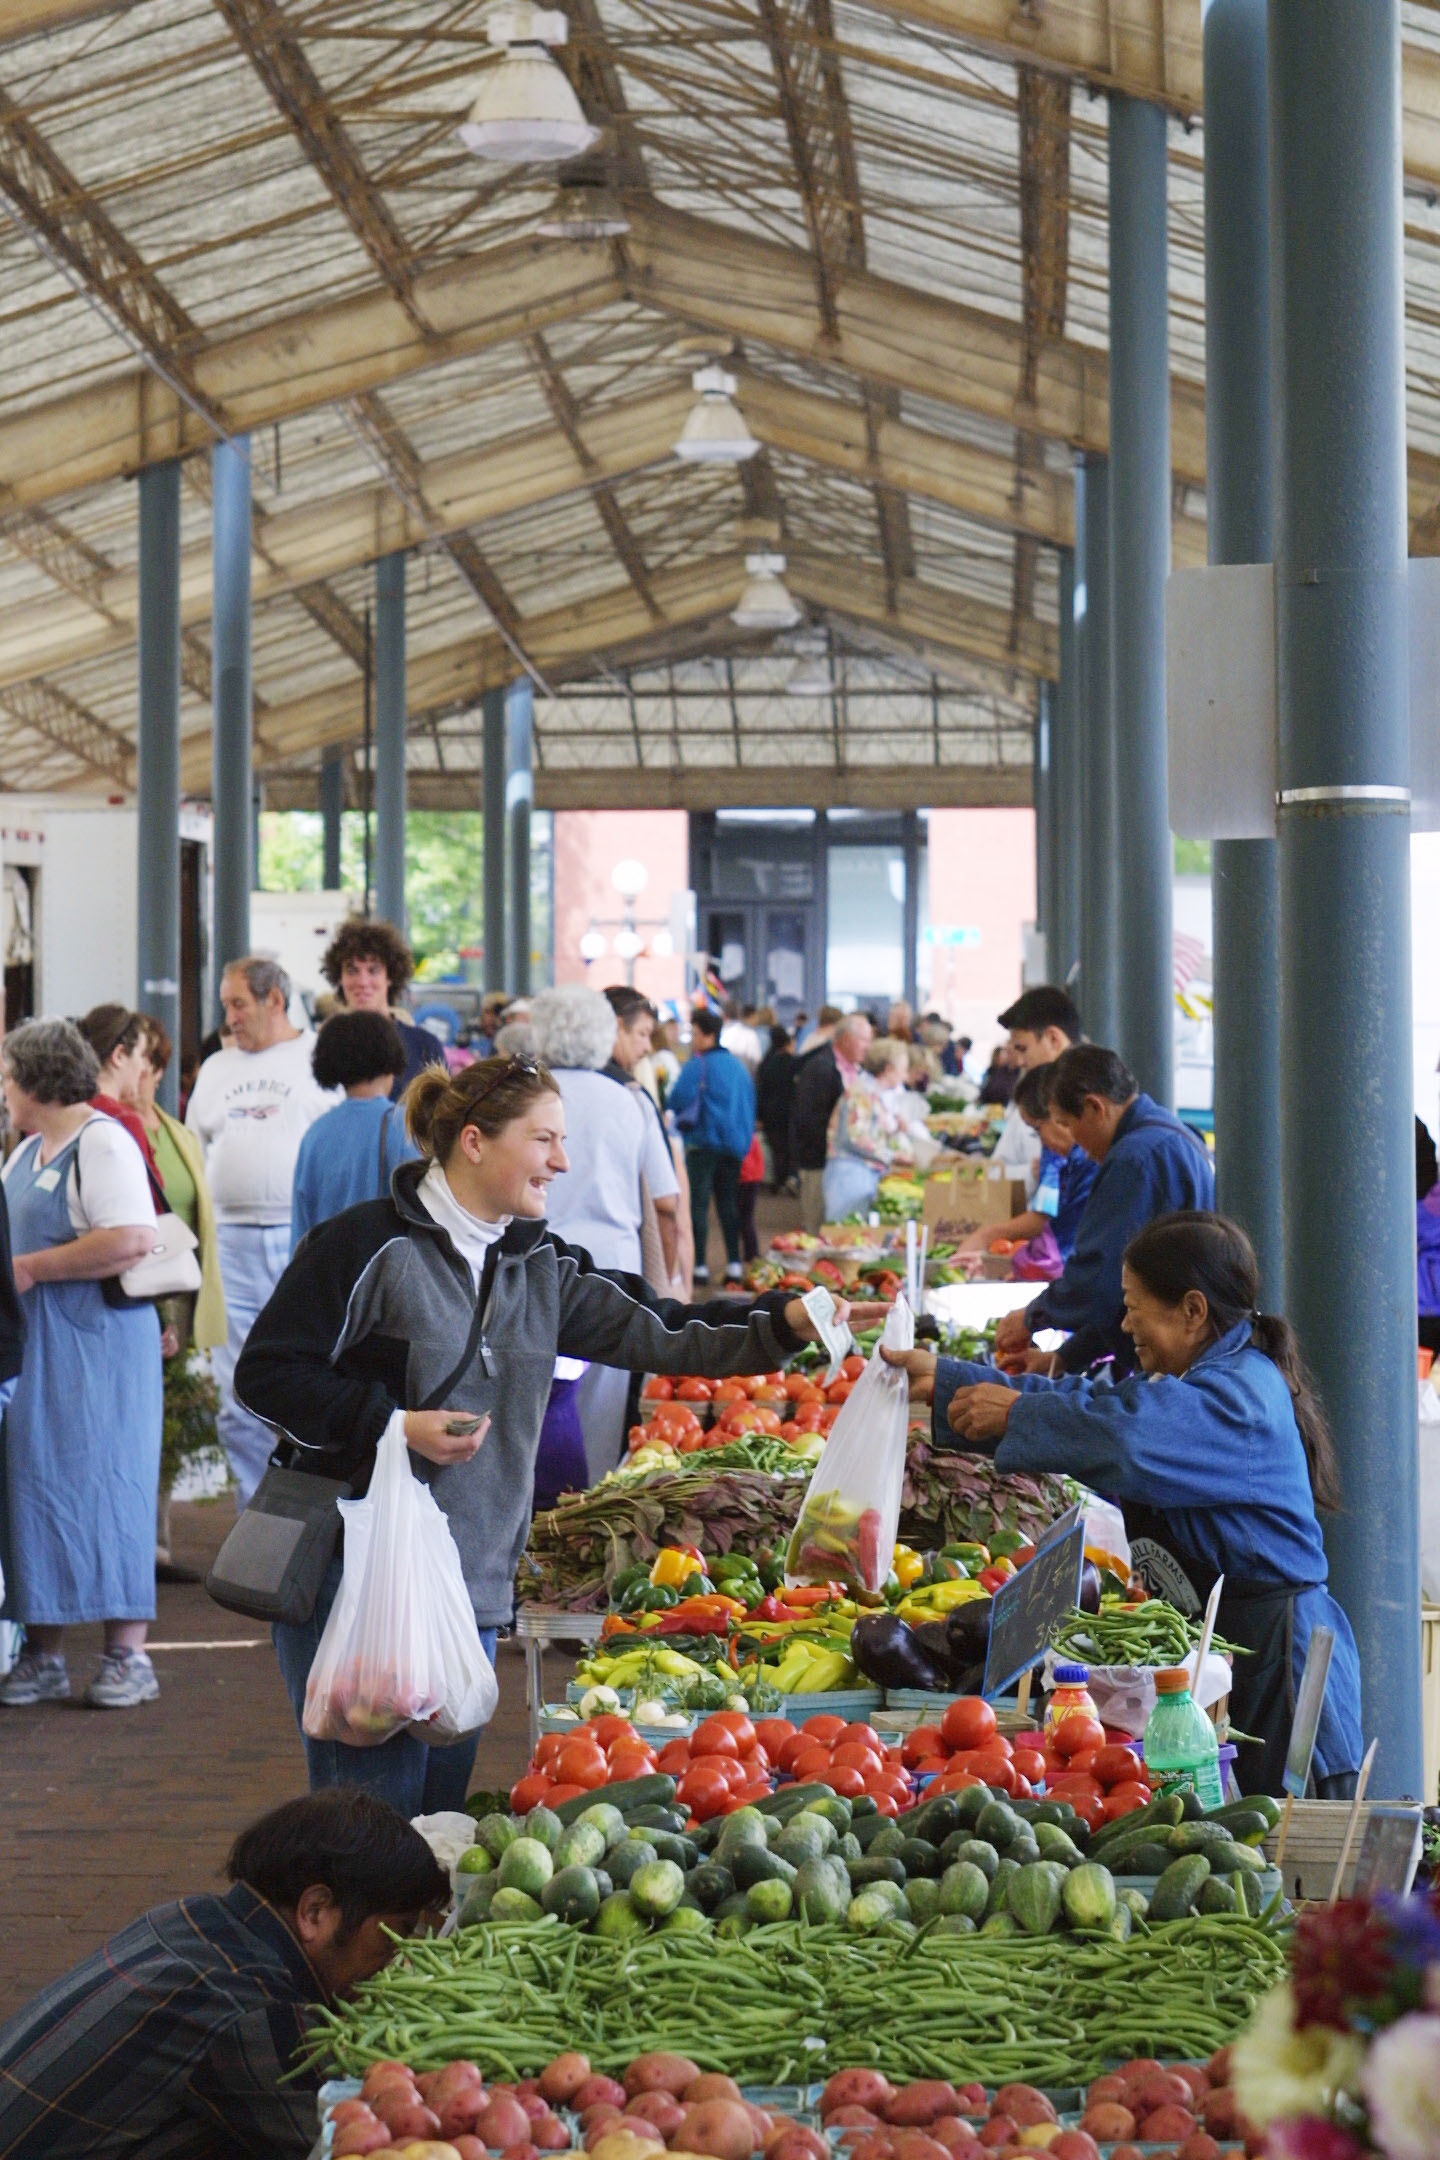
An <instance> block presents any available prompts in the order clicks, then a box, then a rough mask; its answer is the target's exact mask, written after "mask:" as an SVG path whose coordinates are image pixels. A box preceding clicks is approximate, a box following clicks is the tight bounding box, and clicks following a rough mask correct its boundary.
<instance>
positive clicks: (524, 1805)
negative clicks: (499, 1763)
mask: <svg viewBox="0 0 1440 2160" xmlns="http://www.w3.org/2000/svg"><path fill="white" fill-rule="evenodd" d="M550 1791H551V1783H550V1776H549V1773H548V1771H545V1770H532V1771H531V1772H530V1774H529V1776H528V1777H522V1778H520V1779H519V1780H518V1781H517V1783H515V1784H514V1785H512V1786H511V1788H510V1812H511V1814H512V1815H528V1814H529V1812H530V1810H531V1808H532V1807H542V1806H543V1805H544V1804H545V1802H546V1801H547V1800H548V1799H549V1797H550Z"/></svg>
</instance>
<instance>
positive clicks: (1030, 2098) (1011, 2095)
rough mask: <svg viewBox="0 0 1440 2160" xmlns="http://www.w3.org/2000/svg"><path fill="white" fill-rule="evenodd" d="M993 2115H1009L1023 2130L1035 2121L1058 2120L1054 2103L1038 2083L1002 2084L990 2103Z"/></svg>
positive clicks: (1049, 2121) (1047, 2121) (1050, 2121)
mask: <svg viewBox="0 0 1440 2160" xmlns="http://www.w3.org/2000/svg"><path fill="white" fill-rule="evenodd" d="M990 2112H991V2114H992V2115H1007V2116H1008V2117H1009V2118H1010V2120H1011V2122H1013V2123H1015V2124H1016V2125H1017V2126H1018V2127H1019V2128H1020V2129H1021V2130H1028V2129H1029V2128H1030V2127H1031V2125H1032V2124H1034V2123H1053V2122H1058V2121H1059V2119H1060V2118H1059V2117H1058V2116H1057V2114H1056V2113H1055V2109H1054V2106H1053V2104H1052V2103H1051V2102H1050V2101H1049V2100H1047V2099H1046V2097H1045V2095H1044V2093H1043V2092H1041V2091H1040V2089H1039V2087H1038V2086H1036V2085H1002V2086H1001V2087H1000V2089H999V2091H998V2092H997V2093H996V2095H995V2098H994V2099H993V2100H992V2101H991V2103H990Z"/></svg>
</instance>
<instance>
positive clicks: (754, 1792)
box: [726, 1778, 770, 1813]
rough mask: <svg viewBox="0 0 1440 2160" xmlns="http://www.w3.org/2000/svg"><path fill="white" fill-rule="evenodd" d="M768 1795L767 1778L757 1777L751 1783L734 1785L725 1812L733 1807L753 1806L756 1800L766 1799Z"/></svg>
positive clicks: (768, 1783)
mask: <svg viewBox="0 0 1440 2160" xmlns="http://www.w3.org/2000/svg"><path fill="white" fill-rule="evenodd" d="M769 1797H770V1780H769V1778H757V1779H756V1780H755V1782H754V1784H752V1785H740V1786H737V1787H736V1789H735V1791H734V1792H732V1793H731V1795H730V1799H729V1802H728V1805H727V1809H726V1812H727V1813H729V1812H731V1811H732V1810H733V1809H735V1808H739V1807H754V1805H755V1803H756V1801H757V1800H768V1799H769Z"/></svg>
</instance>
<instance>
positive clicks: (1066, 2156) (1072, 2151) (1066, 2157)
mask: <svg viewBox="0 0 1440 2160" xmlns="http://www.w3.org/2000/svg"><path fill="white" fill-rule="evenodd" d="M1045 2150H1046V2152H1047V2153H1049V2154H1050V2156H1051V2160H1100V2147H1099V2146H1098V2145H1097V2144H1096V2142H1095V2140H1094V2138H1093V2137H1091V2136H1090V2135H1089V2133H1088V2131H1085V2130H1062V2131H1061V2132H1060V2135H1059V2137H1057V2138H1051V2140H1050V2143H1049V2144H1048V2145H1047V2146H1046V2148H1045Z"/></svg>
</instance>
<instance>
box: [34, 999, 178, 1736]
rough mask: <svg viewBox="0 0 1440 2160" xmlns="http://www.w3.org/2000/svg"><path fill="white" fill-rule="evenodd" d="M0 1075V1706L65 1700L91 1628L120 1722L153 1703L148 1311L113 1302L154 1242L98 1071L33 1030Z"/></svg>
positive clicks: (99, 1684) (151, 1344) (64, 1024)
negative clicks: (2, 1406)
mask: <svg viewBox="0 0 1440 2160" xmlns="http://www.w3.org/2000/svg"><path fill="white" fill-rule="evenodd" d="M0 1059H3V1071H4V1087H5V1106H6V1108H7V1110H8V1111H9V1113H10V1119H11V1123H12V1124H14V1125H15V1126H17V1127H18V1129H19V1130H20V1131H21V1132H22V1133H24V1134H25V1135H26V1138H25V1139H24V1141H23V1142H22V1144H21V1145H20V1146H19V1147H18V1148H17V1149H16V1150H15V1153H14V1154H13V1155H12V1156H11V1158H10V1160H9V1162H8V1163H7V1164H6V1165H5V1169H4V1172H3V1179H4V1189H5V1199H6V1202H7V1205H8V1207H9V1211H10V1221H11V1226H12V1234H13V1240H14V1250H15V1258H14V1270H15V1287H16V1289H17V1290H18V1291H19V1292H20V1294H21V1297H22V1299H23V1301H24V1308H25V1318H26V1322H27V1328H28V1338H27V1343H26V1351H25V1363H24V1369H23V1371H22V1372H21V1375H20V1382H19V1385H18V1387H17V1388H16V1390H15V1394H14V1397H13V1399H12V1401H11V1403H10V1407H9V1410H8V1412H7V1413H6V1417H5V1423H4V1427H3V1431H0V1566H3V1568H4V1571H5V1604H4V1608H3V1610H4V1617H5V1618H6V1619H7V1620H18V1621H19V1622H20V1624H21V1625H22V1626H23V1627H24V1629H25V1648H24V1651H23V1653H22V1654H21V1657H20V1659H19V1661H18V1663H17V1664H16V1665H15V1666H14V1668H13V1669H12V1671H11V1672H10V1674H9V1676H8V1678H6V1679H5V1680H4V1681H3V1682H0V1703H3V1704H4V1705H5V1706H6V1707H7V1708H9V1709H20V1708H25V1707H27V1706H28V1705H30V1704H32V1703H38V1702H56V1701H63V1700H64V1699H65V1698H67V1697H68V1696H69V1693H70V1676H69V1673H68V1671H67V1670H66V1665H65V1654H64V1631H65V1629H66V1628H67V1627H71V1626H80V1625H83V1624H84V1623H85V1622H87V1621H96V1620H99V1621H103V1623H104V1626H105V1652H104V1655H103V1657H102V1658H101V1660H100V1668H99V1671H98V1672H97V1673H96V1675H95V1678H94V1679H93V1680H92V1681H91V1683H90V1685H89V1687H88V1688H87V1689H86V1691H85V1700H86V1701H87V1702H88V1703H90V1704H92V1705H93V1706H94V1707H95V1708H97V1709H103V1710H126V1709H130V1708H132V1707H133V1706H134V1705H135V1704H137V1703H143V1702H151V1701H153V1700H154V1698H155V1697H156V1696H157V1695H158V1694H159V1692H160V1690H159V1687H158V1685H157V1684H156V1680H155V1674H154V1670H153V1668H152V1666H151V1663H150V1660H149V1658H148V1657H147V1656H146V1654H145V1630H146V1625H147V1623H148V1622H149V1621H151V1620H153V1619H154V1617H155V1500H156V1492H157V1488H158V1485H159V1478H160V1424H161V1417H162V1393H161V1370H160V1325H159V1321H158V1319H157V1318H156V1313H155V1307H154V1306H153V1305H149V1304H146V1305H129V1304H126V1305H124V1306H117V1305H116V1304H114V1303H112V1302H111V1301H110V1300H111V1297H112V1296H113V1295H114V1291H115V1290H118V1288H119V1284H118V1280H117V1278H118V1277H119V1276H120V1275H122V1274H123V1273H124V1271H125V1269H126V1268H128V1267H133V1266H134V1264H135V1262H136V1261H137V1260H140V1259H142V1258H143V1257H144V1255H145V1254H146V1253H147V1252H148V1251H149V1250H150V1248H151V1246H152V1244H153V1243H154V1236H155V1209H154V1205H153V1203H152V1201H151V1198H150V1181H149V1176H148V1173H147V1171H146V1168H145V1161H144V1158H143V1156H142V1155H141V1153H140V1150H139V1149H138V1148H137V1147H136V1145H135V1142H134V1141H133V1140H132V1139H131V1138H130V1135H129V1134H128V1133H127V1132H126V1131H125V1130H124V1128H123V1126H121V1125H119V1124H117V1123H116V1121H115V1120H114V1118H108V1117H106V1116H105V1115H104V1114H103V1112H101V1111H98V1110H95V1109H94V1108H92V1106H91V1103H90V1097H91V1096H92V1095H93V1094H94V1093H95V1090H96V1085H97V1082H98V1080H99V1070H100V1068H99V1064H98V1061H97V1059H96V1056H95V1052H94V1051H93V1050H92V1049H91V1047H90V1045H89V1043H87V1042H86V1041H85V1039H84V1037H83V1036H82V1035H81V1034H80V1032H79V1030H78V1028H75V1027H72V1026H71V1024H70V1022H69V1021H68V1020H32V1021H29V1022H28V1023H27V1024H26V1025H25V1026H24V1027H20V1028H17V1029H16V1030H15V1032H14V1034H12V1035H9V1036H7V1037H6V1039H5V1044H4V1048H3V1051H0ZM112 1285H113V1286H114V1287H113V1289H112V1287H111V1286H112ZM122 1294H123V1293H122Z"/></svg>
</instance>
